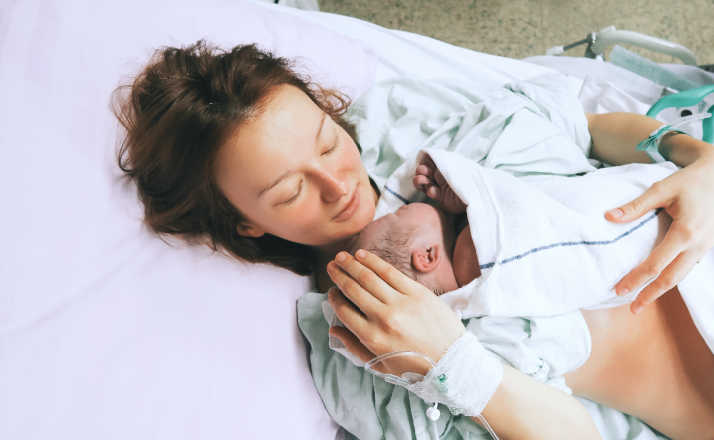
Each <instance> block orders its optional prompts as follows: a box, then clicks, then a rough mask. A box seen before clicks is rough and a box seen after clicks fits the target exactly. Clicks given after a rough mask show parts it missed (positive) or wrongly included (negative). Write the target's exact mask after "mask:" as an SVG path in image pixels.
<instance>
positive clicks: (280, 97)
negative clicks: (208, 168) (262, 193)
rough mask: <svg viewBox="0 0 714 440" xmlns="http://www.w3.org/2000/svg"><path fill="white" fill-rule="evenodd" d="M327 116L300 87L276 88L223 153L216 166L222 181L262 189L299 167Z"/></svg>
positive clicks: (282, 86)
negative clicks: (281, 175) (297, 162)
mask: <svg viewBox="0 0 714 440" xmlns="http://www.w3.org/2000/svg"><path fill="white" fill-rule="evenodd" d="M323 114H324V113H323V112H322V110H321V109H320V108H319V107H318V106H317V105H316V104H315V103H314V102H313V101H312V100H311V99H310V98H309V97H308V96H307V95H306V94H305V93H303V92H302V91H301V90H300V89H298V88H297V87H294V86H290V85H281V86H277V87H275V89H274V90H272V91H271V93H270V94H269V95H268V96H267V97H266V98H265V100H264V102H263V103H262V109H261V111H260V112H259V113H258V114H257V115H256V116H255V117H253V118H251V119H249V120H247V121H245V122H243V123H242V124H240V126H238V127H237V128H236V130H235V131H234V133H233V135H232V136H230V137H229V139H228V141H227V142H226V143H225V145H223V146H222V147H221V149H220V150H219V152H218V156H217V160H216V167H215V168H216V169H215V171H216V175H217V178H218V180H219V182H221V181H224V182H226V181H227V182H226V183H227V184H228V185H227V186H233V184H240V186H241V187H242V188H246V187H248V188H249V189H252V190H256V191H257V190H260V188H262V187H263V186H264V185H265V183H266V182H269V181H272V179H274V178H275V177H277V176H279V175H280V174H282V173H283V172H284V171H286V170H288V169H290V168H291V167H293V166H295V165H296V161H297V160H298V159H299V157H300V155H299V153H300V152H305V151H312V149H314V148H315V134H316V132H317V129H318V127H319V124H320V121H321V118H322V116H323ZM256 174H257V175H256ZM240 176H244V177H246V178H245V179H242V178H241V177H240ZM235 180H241V182H235Z"/></svg>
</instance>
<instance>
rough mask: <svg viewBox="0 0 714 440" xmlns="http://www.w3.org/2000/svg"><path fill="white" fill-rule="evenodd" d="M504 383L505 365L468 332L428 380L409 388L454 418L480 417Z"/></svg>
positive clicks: (457, 341)
mask: <svg viewBox="0 0 714 440" xmlns="http://www.w3.org/2000/svg"><path fill="white" fill-rule="evenodd" d="M502 379H503V365H502V364H501V361H500V360H499V359H498V358H497V357H496V356H494V355H493V354H491V353H490V352H488V351H487V350H486V349H485V348H484V347H483V346H482V345H481V343H480V342H479V341H478V339H477V338H476V336H474V335H473V333H470V332H465V333H464V334H463V335H461V336H460V337H459V339H457V340H456V341H455V342H454V343H453V344H452V345H451V347H449V350H448V351H447V352H446V354H444V356H442V358H441V359H440V360H439V362H438V363H437V364H436V366H434V367H433V368H432V369H431V370H430V371H429V372H428V374H427V375H426V376H425V377H424V379H423V380H422V381H420V382H417V383H415V384H412V385H410V386H409V387H407V388H408V389H409V390H410V391H412V392H413V393H415V394H416V395H417V396H419V397H420V398H421V399H423V400H424V401H425V402H429V403H433V402H439V403H442V404H444V405H446V406H447V407H449V410H450V411H451V413H452V414H455V415H458V414H464V415H467V416H476V415H479V414H481V412H482V411H483V409H484V408H485V407H486V404H487V403H488V401H489V400H490V399H491V397H492V396H493V394H494V393H495V392H496V390H497V388H498V386H499V385H500V383H501V381H502Z"/></svg>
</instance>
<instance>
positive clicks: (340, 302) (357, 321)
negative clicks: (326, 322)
mask: <svg viewBox="0 0 714 440" xmlns="http://www.w3.org/2000/svg"><path fill="white" fill-rule="evenodd" d="M327 300H328V301H329V303H330V305H331V306H332V309H333V310H334V311H335V314H336V315H337V317H338V318H340V321H342V323H343V324H344V325H345V326H346V327H347V328H348V329H350V331H351V332H353V333H356V334H361V333H364V332H365V330H366V328H367V325H368V322H367V319H366V318H365V317H364V315H362V314H361V313H360V312H359V310H357V308H356V307H355V306H354V304H352V303H350V302H349V300H347V298H345V296H344V295H343V294H342V292H340V290H339V289H337V288H335V287H333V288H331V289H330V290H328V291H327ZM343 342H344V341H343Z"/></svg>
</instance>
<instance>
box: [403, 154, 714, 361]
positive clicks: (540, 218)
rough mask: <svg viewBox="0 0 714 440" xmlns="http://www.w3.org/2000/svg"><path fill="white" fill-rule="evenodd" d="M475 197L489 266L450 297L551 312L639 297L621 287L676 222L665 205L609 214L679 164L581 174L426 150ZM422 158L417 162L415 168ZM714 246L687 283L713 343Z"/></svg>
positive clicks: (685, 291)
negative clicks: (620, 292)
mask: <svg viewBox="0 0 714 440" xmlns="http://www.w3.org/2000/svg"><path fill="white" fill-rule="evenodd" d="M424 154H428V155H429V156H430V157H431V158H432V159H433V160H434V163H435V164H436V165H437V167H438V168H439V170H440V171H441V172H442V173H443V174H444V177H445V178H446V179H447V181H448V182H449V184H450V185H451V187H452V188H453V189H454V191H455V192H456V193H457V195H458V196H459V197H460V198H461V199H462V200H463V201H464V202H465V203H466V205H467V208H466V212H467V216H468V219H469V224H470V226H471V237H472V239H473V242H474V245H475V247H476V250H477V253H478V257H479V264H480V267H481V271H482V275H481V276H480V277H479V278H476V279H475V280H473V281H472V282H470V283H469V284H467V285H465V286H462V287H461V288H459V289H457V290H455V291H453V292H449V293H447V294H444V295H443V296H442V298H443V299H444V300H445V301H446V302H447V303H449V304H450V305H451V307H452V308H453V309H454V310H456V311H458V312H459V313H461V315H462V316H463V317H464V318H468V317H473V316H484V315H489V316H551V315H556V314H562V313H568V312H572V311H576V310H578V309H581V308H601V307H610V306H615V305H619V304H623V303H625V302H629V301H631V300H633V299H634V298H635V297H636V295H637V294H638V293H639V291H640V290H641V289H638V290H635V291H633V292H631V293H630V294H628V295H625V296H622V297H618V296H617V295H615V293H614V291H613V290H612V287H613V286H614V285H615V283H617V281H618V280H620V279H621V278H622V277H623V276H624V275H625V274H626V273H627V272H628V271H629V270H631V269H632V268H633V267H635V266H636V265H637V264H639V263H640V262H641V261H642V260H644V259H645V258H646V257H647V256H648V255H649V254H650V252H651V251H652V249H653V248H654V246H655V245H656V244H657V243H658V242H659V241H660V240H661V239H662V237H663V236H664V233H665V232H666V231H667V228H668V227H669V223H670V219H669V216H668V215H667V214H666V212H664V211H663V210H656V211H651V212H649V213H647V214H645V215H644V216H642V217H641V218H640V219H638V220H636V221H633V222H630V223H612V222H609V221H607V220H606V219H605V218H604V212H605V211H607V210H608V209H610V208H612V207H615V206H618V205H621V204H623V203H626V202H627V201H629V200H632V199H634V198H635V197H637V196H639V195H640V194H642V193H643V192H644V191H645V190H646V189H647V188H649V187H650V186H651V185H652V184H653V183H654V182H656V181H659V180H662V179H664V178H666V177H667V176H668V175H670V174H671V173H673V172H674V171H676V169H677V168H676V166H674V165H673V164H671V163H669V162H666V163H661V164H632V165H626V166H620V167H612V168H603V169H598V170H596V171H593V172H590V173H588V174H586V175H583V176H577V177H560V176H528V177H521V178H515V177H513V176H512V175H510V174H508V173H505V172H502V171H499V170H494V169H489V168H485V167H483V166H480V165H479V164H478V163H476V162H475V161H472V160H469V159H466V158H464V157H463V156H461V155H459V154H455V153H452V152H448V151H444V150H423V151H422V152H421V154H420V155H419V159H420V158H421V157H422V156H423V155H424ZM419 159H417V161H416V162H415V163H413V164H412V165H411V166H413V167H415V166H416V163H418V162H419ZM712 254H713V253H712V252H710V253H709V254H708V255H707V256H706V258H704V259H702V260H701V262H700V264H698V265H697V267H696V268H695V270H694V271H692V273H691V274H690V275H689V276H688V277H687V278H686V279H685V281H684V282H683V283H681V285H680V290H681V292H682V296H683V297H684V299H685V302H686V304H687V306H688V308H689V310H690V313H691V315H692V317H693V318H694V321H695V323H696V325H697V327H698V329H699V331H700V332H701V334H702V336H703V337H704V339H705V340H706V341H707V343H708V344H709V347H710V348H712V346H713V345H712V341H713V338H714V332H713V331H712V325H713V324H712V322H714V307H713V306H712V302H713V301H714V291H713V289H712V287H711V277H712V274H714V264H713V260H714V258H712Z"/></svg>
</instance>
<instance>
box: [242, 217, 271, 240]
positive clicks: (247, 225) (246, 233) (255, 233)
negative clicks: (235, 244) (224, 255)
mask: <svg viewBox="0 0 714 440" xmlns="http://www.w3.org/2000/svg"><path fill="white" fill-rule="evenodd" d="M236 231H237V232H238V235H240V236H242V237H250V238H258V237H262V236H263V234H265V231H264V230H263V229H262V228H261V227H260V226H258V225H256V224H255V223H253V222H250V221H248V220H246V221H243V222H240V223H238V225H237V226H236Z"/></svg>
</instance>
